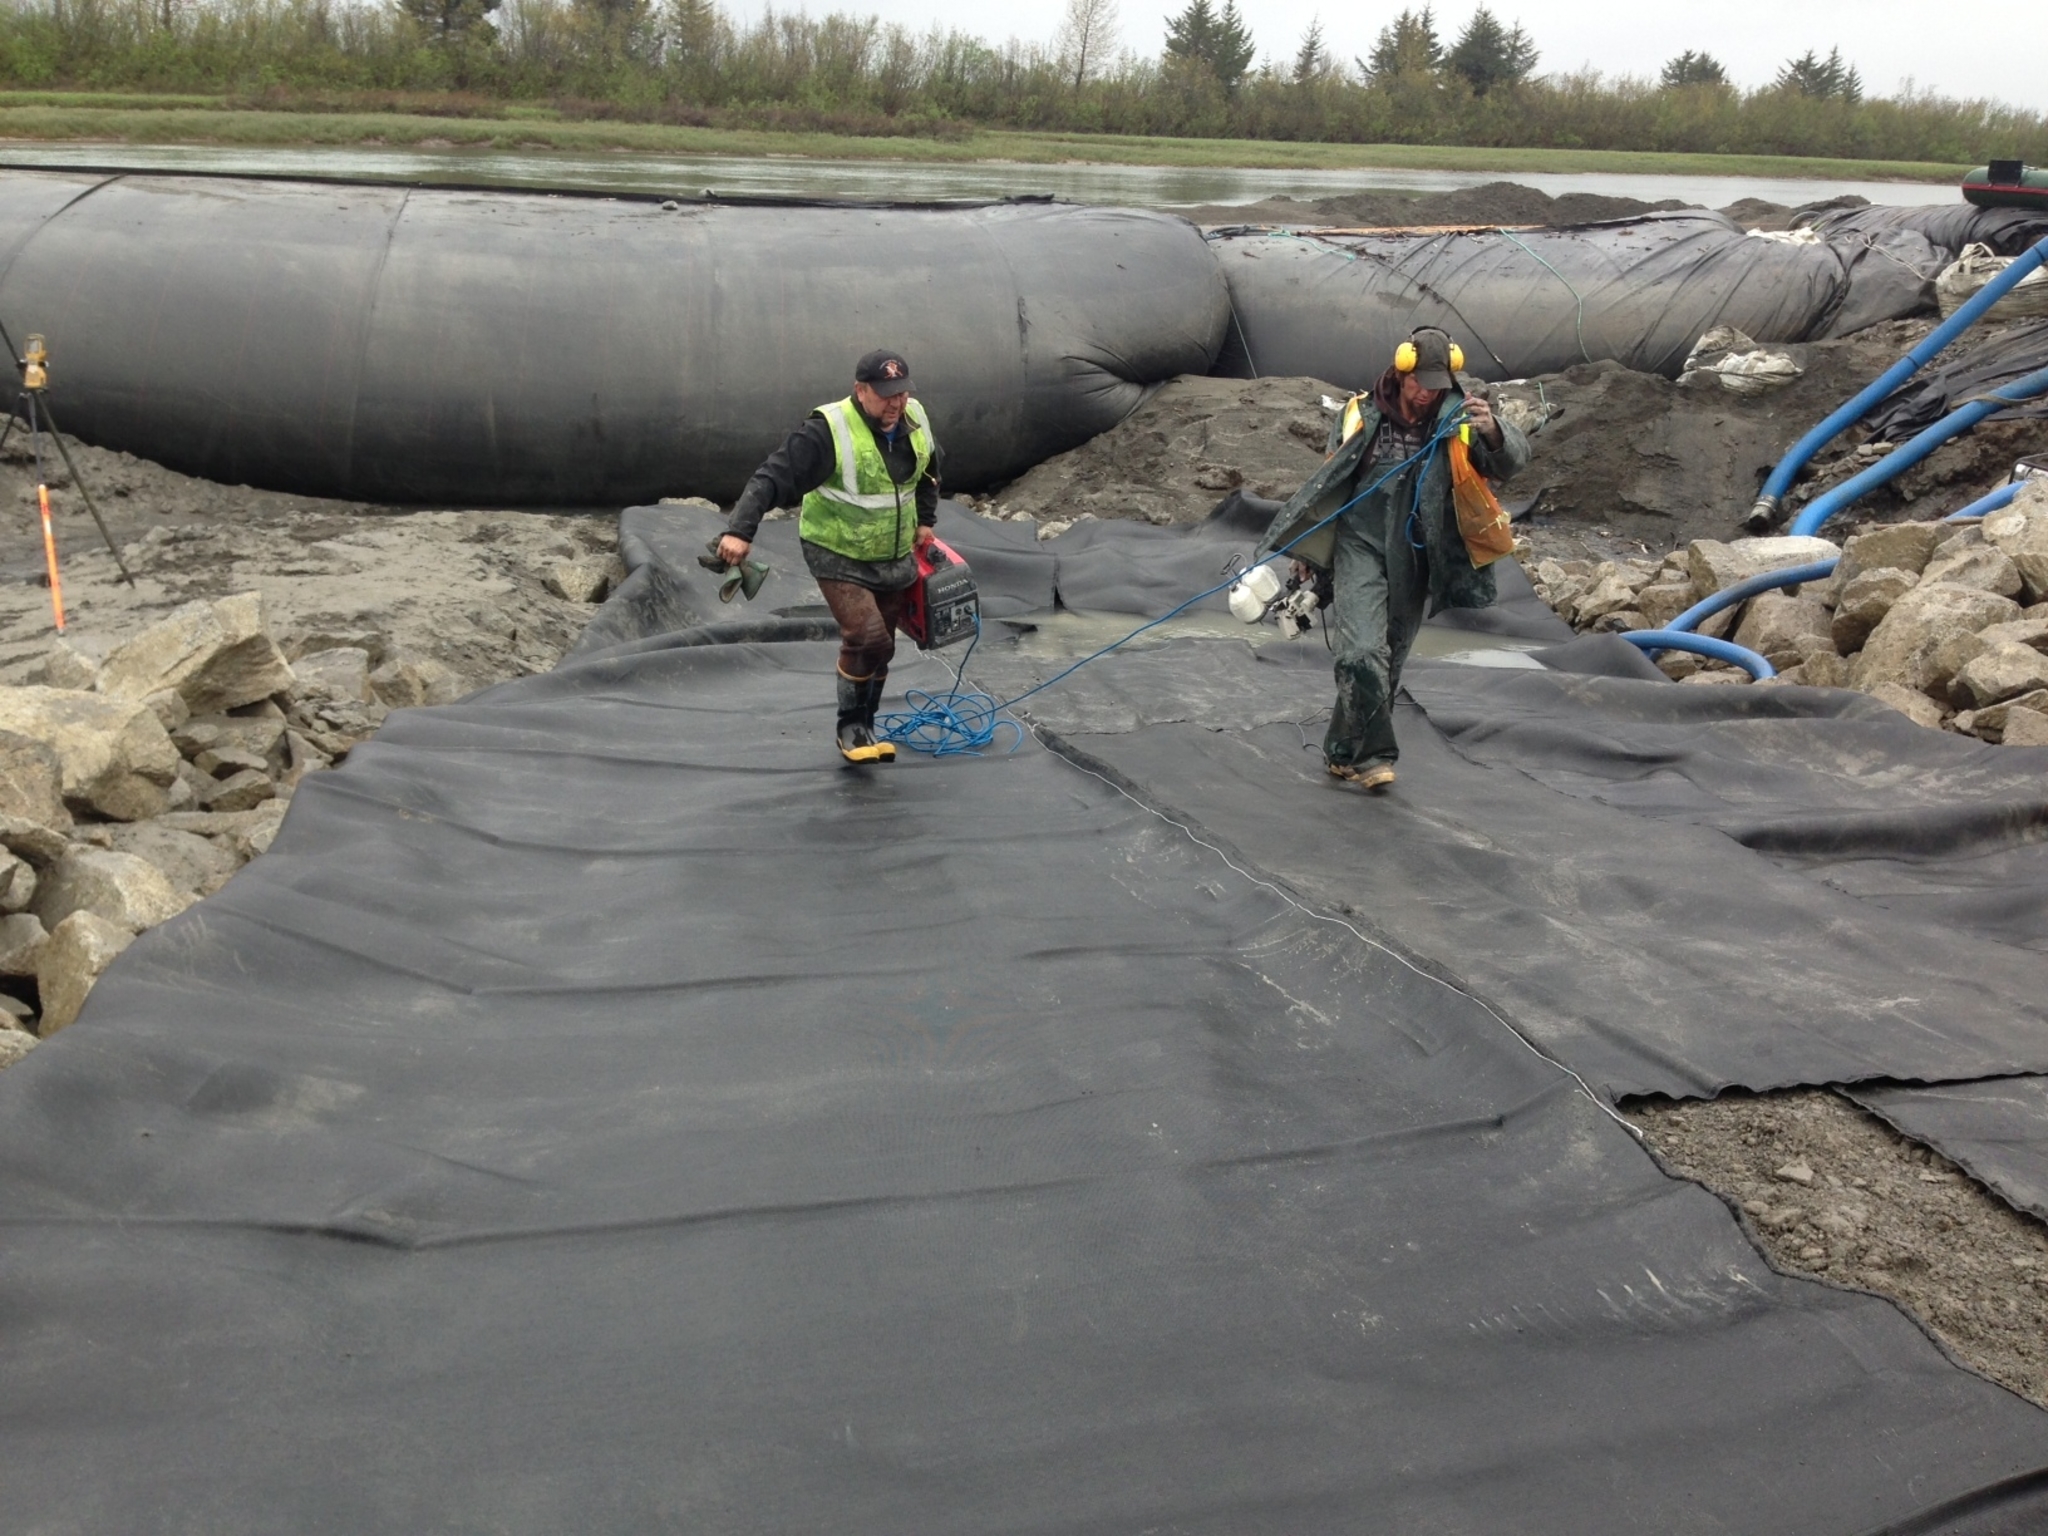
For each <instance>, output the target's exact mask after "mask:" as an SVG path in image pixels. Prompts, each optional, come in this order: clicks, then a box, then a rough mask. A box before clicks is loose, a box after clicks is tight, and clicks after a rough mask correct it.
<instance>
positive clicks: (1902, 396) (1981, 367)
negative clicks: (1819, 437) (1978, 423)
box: [1863, 320, 2048, 443]
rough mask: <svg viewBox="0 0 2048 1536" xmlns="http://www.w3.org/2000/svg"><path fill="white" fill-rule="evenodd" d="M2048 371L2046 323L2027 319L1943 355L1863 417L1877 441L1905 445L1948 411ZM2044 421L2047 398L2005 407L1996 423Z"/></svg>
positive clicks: (1865, 424)
mask: <svg viewBox="0 0 2048 1536" xmlns="http://www.w3.org/2000/svg"><path fill="white" fill-rule="evenodd" d="M2043 368H2048V320H2026V321H2021V322H2020V323H2018V324H2016V325H2011V326H2008V327H2007V328H2005V329H2004V330H2002V331H2000V332H1998V333H1997V334H1995V335H1992V336H1988V337H1986V338H1985V339H1983V340H1981V341H1978V342H1976V343H1975V344H1974V345H1971V346H1968V347H1966V348H1965V349H1964V350H1961V351H1955V352H1951V353H1948V354H1945V355H1944V356H1943V357H1941V358H1939V359H1937V360H1936V361H1935V362H1934V363H1933V364H1932V365H1930V366H1929V367H1926V368H1923V369H1921V370H1920V372H1918V373H1917V374H1915V375H1914V376H1913V377H1912V378H1911V379H1909V380H1908V381H1907V382H1906V383H1905V384H1904V385H1902V386H1901V387H1900V388H1898V389H1896V390H1894V391H1893V392H1892V393H1891V394H1889V395H1887V396H1885V398H1884V399H1883V400H1881V401H1879V402H1878V404H1877V406H1876V407H1875V408H1874V409H1873V410H1872V411H1871V413H1870V414H1869V415H1868V416H1866V417H1864V418H1863V424H1864V427H1865V428H1866V429H1867V430H1868V431H1869V433H1870V435H1871V437H1872V438H1873V439H1875V440H1879V441H1883V442H1890V443H1903V442H1904V441H1905V440H1906V439H1907V438H1909V437H1911V436H1913V435H1914V434H1915V433H1916V432H1919V431H1921V430H1923V429H1924V428H1927V427H1931V426H1933V425H1934V423H1935V422H1937V421H1939V420H1940V419H1941V418H1942V417H1944V416H1946V415H1948V413H1949V412H1951V411H1953V410H1957V409H1959V408H1960V407H1961V406H1963V405H1965V404H1967V403H1968V402H1969V401H1971V400H1973V399H1975V398H1977V397H1978V396H1979V395H1986V394H1989V393H1990V392H1991V391H1992V390H1994V389H1997V388H1998V387H1999V386H2000V385H2003V384H2010V383H2011V382H2012V381H2013V380H2014V379H2017V378H2021V377H2024V376H2025V375H2027V374H2030V373H2038V372H2039V371H2040V370H2041V369H2043ZM2029 416H2035V417H2039V416H2048V395H2037V396H2035V397H2034V398H2033V399H2032V400H2028V401H2025V402H2023V403H2021V404H2018V405H2012V406H2008V407H2006V408H2005V409H2004V410H2002V411H2000V412H1999V414H1998V416H1997V417H1996V418H1995V419H1997V420H2000V421H2016V420H2020V419H2022V418H2025V417H2029Z"/></svg>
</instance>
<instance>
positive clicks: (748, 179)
mask: <svg viewBox="0 0 2048 1536" xmlns="http://www.w3.org/2000/svg"><path fill="white" fill-rule="evenodd" d="M0 165H16V166H23V165H41V166H61V167H66V168H75V167H92V168H103V169H120V170H137V171H210V172H225V173H229V174H237V175H255V176H318V177H343V178H350V179H356V178H362V179H369V180H377V181H398V182H410V183H425V184H429V185H432V184H442V185H449V184H454V185H468V186H503V187H523V188H538V187H561V188H576V189H582V190H595V191H625V192H656V193H667V194H669V195H672V196H689V197H699V196H703V195H704V194H705V193H707V192H708V193H722V194H750V195H755V196H760V195H770V196H782V197H860V198H877V199H887V200H892V201H893V200H909V201H919V202H922V201H927V200H931V201H937V200H943V199H949V198H1000V197H1018V196H1030V195H1036V194H1045V195H1051V196H1054V197H1061V198H1066V199H1069V200H1071V201H1074V202H1086V203H1118V204H1124V205H1127V206H1133V207H1141V208H1172V207H1186V206H1193V205H1197V204H1228V203H1253V202H1258V201H1260V200H1261V199H1263V198H1268V197H1275V196H1287V197H1294V198H1310V197H1328V196H1330V195H1332V194H1334V193H1339V192H1356V191H1363V190H1383V191H1407V192H1448V191H1452V190H1454V189H1456V188H1459V187H1473V186H1479V185H1481V184H1483V183H1485V182H1489V181H1515V182H1519V183H1521V184H1522V185H1523V186H1529V187H1535V188H1538V189H1539V190H1541V191H1544V192H1547V193H1549V194H1550V195H1551V196H1553V197H1557V196H1561V195H1563V194H1564V193H1567V192H1595V193H1599V194H1601V195H1603V196H1608V197H1634V198H1640V199H1642V200H1643V201H1645V202H1655V201H1657V200H1658V199H1661V198H1679V199H1681V200H1683V201H1685V202H1689V203H1700V204H1703V205H1705V206H1707V207H1712V208H1720V207H1726V206H1727V205H1728V204H1730V203H1732V202H1734V201H1736V200H1737V199H1738V198H1745V197H1756V198H1762V199H1764V200H1765V201H1767V202H1773V203H1787V204H1795V205H1796V204H1800V203H1810V202H1818V201H1820V200H1821V199H1823V198H1830V197H1842V196H1845V195H1848V194H1851V193H1853V194H1857V195H1860V196H1863V197H1867V198H1869V199H1870V201H1872V202H1873V203H1894V204H1919V203H1946V202H1954V201H1956V200H1957V199H1958V198H1959V197H1960V195H1961V194H1960V193H1959V192H1958V190H1957V189H1956V188H1955V187H1951V186H1940V185H1935V184H1930V183H1926V182H1893V181H1821V180H1810V179H1798V178H1773V177H1760V176H1636V175H1626V176H1625V175H1616V174H1610V173H1604V172H1603V173H1594V172H1586V173H1575V174H1569V175H1567V174H1549V173H1541V172H1533V171H1409V170H1381V169H1373V168H1370V167H1361V168H1356V169H1350V170H1338V171H1331V170H1313V171H1307V170H1251V169H1235V168H1227V167H1226V168H1183V167H1176V166H1149V165H1086V164H1062V165H1026V164H1021V163H1017V162H1013V161H1000V160H976V161H965V162H960V163H950V164H933V163H927V162H915V163H914V162H909V161H894V160H815V159H799V158H796V157H789V156H778V155H769V156H760V157H754V158H740V157H736V156H721V155H705V156H690V155H643V154H625V153H619V154H599V155H587V154H565V153H560V152H556V151H549V150H533V151H527V150H519V151H511V150H505V151H500V150H465V149H380V148H376V147H353V146H351V147H342V148H332V147H324V146H313V147H301V148H289V149H238V148H232V147H222V146H211V145H168V144H34V145H19V146H15V147H11V148H9V149H7V150H6V151H4V152H0Z"/></svg>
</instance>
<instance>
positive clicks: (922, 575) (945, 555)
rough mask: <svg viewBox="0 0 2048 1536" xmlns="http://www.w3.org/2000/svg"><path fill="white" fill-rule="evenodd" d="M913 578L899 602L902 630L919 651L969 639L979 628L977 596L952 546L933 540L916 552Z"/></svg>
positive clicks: (979, 618) (979, 615) (964, 566)
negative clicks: (914, 642) (901, 602)
mask: <svg viewBox="0 0 2048 1536" xmlns="http://www.w3.org/2000/svg"><path fill="white" fill-rule="evenodd" d="M916 555H917V580H916V581H914V582H912V583H911V585H910V591H909V593H908V594H907V596H906V598H905V600H904V604H903V617H902V620H901V623H902V626H903V632H904V633H905V634H906V635H908V636H910V638H911V639H913V640H915V641H916V642H917V648H918V649H919V650H921V651H936V650H938V649H939V648H940V647H942V646H948V645H952V644H954V643H955V642H957V641H961V640H971V639H973V638H974V636H975V633H976V632H977V631H978V630H979V629H980V628H981V596H980V594H979V593H977V592H976V591H975V590H974V572H972V571H971V570H969V569H968V568H967V562H966V561H965V560H963V559H961V558H960V556H959V555H958V554H956V553H954V551H953V550H952V549H950V548H949V547H947V546H946V545H945V544H943V543H941V542H940V541H939V540H937V539H933V540H932V541H931V542H930V543H929V544H925V545H922V546H920V547H919V548H918V550H917V551H916Z"/></svg>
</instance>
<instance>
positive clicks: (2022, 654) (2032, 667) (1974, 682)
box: [1949, 640, 2048, 709]
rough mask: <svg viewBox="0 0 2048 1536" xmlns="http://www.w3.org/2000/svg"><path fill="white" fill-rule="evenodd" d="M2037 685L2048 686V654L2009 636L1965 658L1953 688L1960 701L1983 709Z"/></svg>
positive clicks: (2015, 696)
mask: <svg viewBox="0 0 2048 1536" xmlns="http://www.w3.org/2000/svg"><path fill="white" fill-rule="evenodd" d="M2037 688H2048V656H2044V655H2042V654H2041V652H2039V651H2037V650H2035V649H2034V648H2033V647H2032V646H2031V645H2022V644H2020V643H2019V642H2018V641H2015V640H2008V641H2005V642H2004V643H2003V644H2000V645H1994V646H1992V647H1991V648H1990V649H1989V650H1987V651H1985V652H1984V653H1983V654H1981V655H1979V656H1976V657H1974V658H1972V659H1971V660H1970V661H1967V662H1965V663H1964V664H1963V666H1962V668H1961V670H1960V671H1958V672H1957V673H1956V675H1955V681H1954V682H1953V683H1952V684H1951V685H1950V689H1949V692H1950V695H1951V696H1952V697H1953V698H1955V700H1956V702H1957V703H1959V704H1961V703H1967V704H1968V705H1969V707H1970V708H1972V709H1982V708H1983V707H1984V706H1985V705H1987V704H1996V703H1998V702H1999V701H2000V700H2002V699H2016V698H2018V697H2019V696H2020V695H2021V694H2023V693H2032V692H2033V691H2034V690H2035V689H2037Z"/></svg>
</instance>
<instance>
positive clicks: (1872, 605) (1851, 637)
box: [1829, 565, 1920, 656]
mask: <svg viewBox="0 0 2048 1536" xmlns="http://www.w3.org/2000/svg"><path fill="white" fill-rule="evenodd" d="M1919 584H1920V578H1919V577H1918V576H1916V575H1914V574H1913V573H1912V572H1911V571H1909V570H1906V569H1904V568H1903V567H1900V566H1896V565H1880V566H1873V567H1872V568H1870V569H1869V570H1863V571H1858V572H1857V573H1856V574H1855V575H1854V576H1853V577H1851V578H1850V579H1849V581H1848V582H1847V583H1846V584H1845V585H1844V586H1843V587H1842V588H1841V589H1840V591H1839V592H1837V594H1836V596H1835V612H1834V616H1833V618H1832V619H1831V620H1830V621H1829V635H1830V638H1832V639H1833V641H1834V644H1835V649H1836V650H1837V651H1839V652H1841V653H1842V654H1843V655H1844V656H1852V655H1854V654H1855V653H1856V652H1857V651H1860V650H1862V649H1863V642H1864V641H1866V640H1868V639H1869V638H1870V632H1871V631H1872V630H1873V629H1875V628H1877V626H1878V624H1879V623H1880V622H1881V621H1882V620H1883V618H1884V616H1885V615H1886V614H1887V613H1890V612H1891V609H1892V604H1894V603H1896V602H1897V601H1898V600H1899V599H1900V598H1902V597H1904V596H1905V595H1906V594H1907V593H1908V592H1910V591H1912V590H1913V588H1914V587H1916V586H1918V585H1919Z"/></svg>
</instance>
